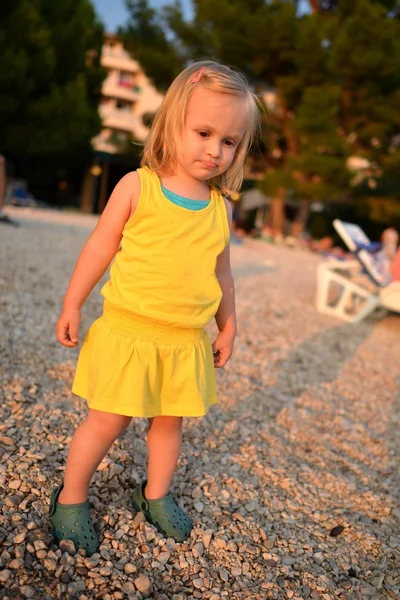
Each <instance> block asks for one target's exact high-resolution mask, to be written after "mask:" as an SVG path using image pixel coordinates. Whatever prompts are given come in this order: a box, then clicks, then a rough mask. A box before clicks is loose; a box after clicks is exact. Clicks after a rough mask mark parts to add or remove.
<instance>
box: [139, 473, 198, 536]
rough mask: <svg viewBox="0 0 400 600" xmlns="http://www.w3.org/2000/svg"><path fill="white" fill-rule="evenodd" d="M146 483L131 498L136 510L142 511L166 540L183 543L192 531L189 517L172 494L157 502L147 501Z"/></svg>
mask: <svg viewBox="0 0 400 600" xmlns="http://www.w3.org/2000/svg"><path fill="white" fill-rule="evenodd" d="M146 483H147V482H146V481H145V482H143V483H141V484H140V485H139V486H138V487H137V488H136V489H135V491H134V492H133V494H132V496H131V500H132V504H133V507H134V509H135V510H136V511H137V512H140V511H142V512H143V514H144V516H145V517H146V519H147V520H148V521H149V523H152V525H154V526H155V527H157V529H158V531H159V532H160V533H162V534H163V535H164V536H165V537H166V538H168V537H171V538H174V540H176V541H177V542H183V541H184V540H186V538H187V537H189V535H190V532H191V530H192V522H191V521H190V519H189V517H188V516H187V514H186V513H185V512H184V511H183V510H182V509H181V508H179V506H178V505H177V504H175V502H174V501H173V499H172V496H171V494H168V495H167V496H164V497H163V498H158V499H157V500H146V498H145V495H144V489H145V487H146Z"/></svg>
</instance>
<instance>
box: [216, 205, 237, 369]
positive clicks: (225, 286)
mask: <svg viewBox="0 0 400 600" xmlns="http://www.w3.org/2000/svg"><path fill="white" fill-rule="evenodd" d="M225 205H226V212H227V217H228V222H229V227H230V228H231V227H232V208H231V205H230V204H229V202H228V201H227V200H225ZM215 274H216V276H217V279H218V281H219V285H220V287H221V290H222V299H221V302H220V305H219V307H218V310H217V313H216V315H215V321H216V323H217V326H218V330H219V334H218V337H217V339H216V340H215V342H214V344H213V352H214V365H215V366H216V367H217V368H220V367H223V366H224V365H225V364H226V363H227V361H228V360H229V358H230V356H231V354H232V350H233V343H234V341H235V336H236V309H235V286H234V283H233V277H232V271H231V260H230V249H229V245H228V246H227V247H226V248H225V250H224V251H223V252H221V254H220V255H219V256H218V259H217V266H216V269H215Z"/></svg>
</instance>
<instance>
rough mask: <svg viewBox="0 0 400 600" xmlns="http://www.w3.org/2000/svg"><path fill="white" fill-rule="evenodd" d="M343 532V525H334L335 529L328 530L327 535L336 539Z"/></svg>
mask: <svg viewBox="0 0 400 600" xmlns="http://www.w3.org/2000/svg"><path fill="white" fill-rule="evenodd" d="M343 531H344V527H343V525H336V526H335V527H333V528H332V529H331V530H330V532H329V535H330V536H331V537H337V536H338V535H340V534H341V533H343Z"/></svg>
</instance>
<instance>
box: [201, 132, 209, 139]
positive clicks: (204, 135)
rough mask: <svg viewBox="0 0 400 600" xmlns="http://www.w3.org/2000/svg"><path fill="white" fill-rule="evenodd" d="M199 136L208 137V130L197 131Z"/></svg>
mask: <svg viewBox="0 0 400 600" xmlns="http://www.w3.org/2000/svg"><path fill="white" fill-rule="evenodd" d="M199 135H200V137H203V138H206V137H208V131H199Z"/></svg>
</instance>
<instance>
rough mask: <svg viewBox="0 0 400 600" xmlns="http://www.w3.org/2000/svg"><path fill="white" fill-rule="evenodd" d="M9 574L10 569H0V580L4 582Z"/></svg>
mask: <svg viewBox="0 0 400 600" xmlns="http://www.w3.org/2000/svg"><path fill="white" fill-rule="evenodd" d="M10 575H11V571H10V569H4V570H3V571H0V582H1V583H5V582H6V581H8V579H9V578H10Z"/></svg>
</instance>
